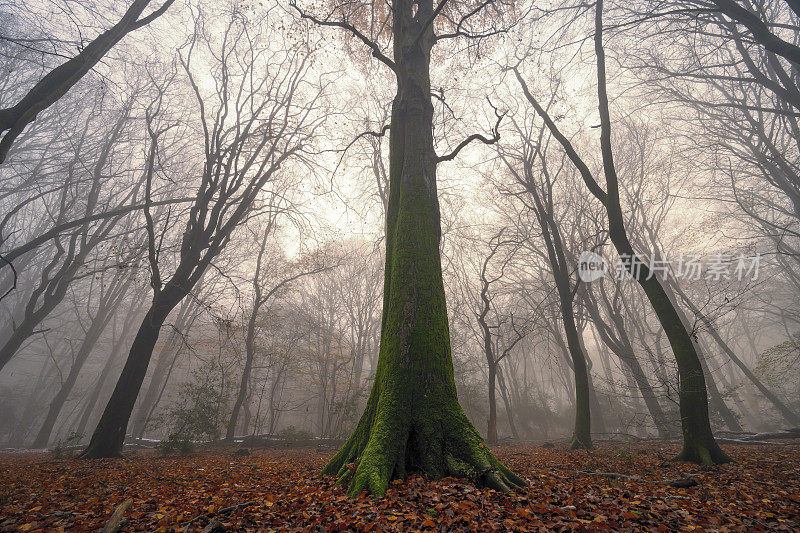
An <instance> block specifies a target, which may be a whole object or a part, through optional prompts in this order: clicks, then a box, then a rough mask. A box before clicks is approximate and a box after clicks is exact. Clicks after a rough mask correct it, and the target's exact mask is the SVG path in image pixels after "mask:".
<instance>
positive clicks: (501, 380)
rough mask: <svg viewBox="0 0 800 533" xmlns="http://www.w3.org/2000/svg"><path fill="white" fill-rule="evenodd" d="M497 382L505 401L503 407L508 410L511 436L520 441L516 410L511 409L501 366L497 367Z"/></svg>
mask: <svg viewBox="0 0 800 533" xmlns="http://www.w3.org/2000/svg"><path fill="white" fill-rule="evenodd" d="M497 382H498V384H499V385H500V397H501V398H502V399H503V405H504V406H505V408H506V418H508V427H509V429H511V435H512V436H513V437H514V439H515V440H519V432H518V431H517V425H516V424H515V423H514V410H513V409H512V408H511V400H510V399H509V397H508V396H509V394H508V390H507V387H506V382H505V377H504V376H503V368H502V367H501V366H499V365H498V367H497Z"/></svg>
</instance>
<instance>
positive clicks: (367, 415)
mask: <svg viewBox="0 0 800 533" xmlns="http://www.w3.org/2000/svg"><path fill="white" fill-rule="evenodd" d="M292 5H293V6H294V7H295V9H296V10H297V11H298V13H299V14H300V15H301V16H302V17H303V18H305V19H308V20H310V21H311V22H313V23H315V24H318V25H323V26H331V27H338V28H342V29H344V30H347V31H348V32H349V33H350V34H352V35H353V36H355V37H356V38H357V39H358V40H360V41H361V42H362V43H363V44H364V45H366V46H367V47H368V48H369V49H370V51H371V53H372V56H373V57H375V58H376V59H378V60H379V61H381V62H382V63H383V64H384V65H385V66H386V67H387V68H389V69H390V70H391V71H392V73H393V74H394V79H395V81H396V83H397V92H396V94H395V97H394V100H393V102H392V110H391V117H390V121H389V125H388V128H387V129H388V132H389V199H388V204H387V212H386V264H385V270H384V295H383V315H382V318H381V340H380V348H379V355H378V365H377V371H376V375H375V381H374V384H373V387H372V392H371V393H370V396H369V399H368V400H367V405H366V407H365V409H364V413H363V415H362V416H361V419H360V421H359V422H358V425H357V426H356V428H355V430H354V431H353V434H352V435H351V436H350V438H349V439H348V440H347V442H346V443H345V445H344V446H343V447H342V449H341V450H339V452H338V453H337V454H336V455H335V456H334V457H333V459H331V461H330V462H329V463H328V464H327V466H326V467H325V469H324V473H326V474H334V475H337V476H338V477H339V480H340V482H342V483H349V486H348V493H349V494H350V495H357V494H359V493H360V492H362V491H363V490H367V491H369V492H371V493H372V494H373V495H376V496H377V495H382V494H383V493H384V492H385V491H386V488H387V487H388V484H389V482H390V481H391V480H392V479H398V478H403V477H405V475H406V473H407V472H411V471H418V472H424V473H426V474H427V475H428V476H430V477H433V478H440V477H443V476H455V477H462V478H472V479H475V480H476V481H478V482H479V483H482V484H486V485H488V486H490V487H494V488H496V489H500V490H503V491H508V490H509V489H510V488H511V487H518V486H522V485H524V484H525V482H524V481H523V480H522V479H520V478H519V477H517V476H516V475H514V474H513V473H512V472H511V471H510V470H508V469H507V468H506V467H504V466H503V465H502V464H501V463H500V462H499V461H498V460H497V459H496V458H495V457H494V456H493V455H492V453H491V452H490V451H489V449H488V448H487V447H486V445H485V444H484V442H483V439H482V438H481V436H480V434H479V433H478V432H477V430H476V429H475V428H474V427H473V425H472V422H471V421H470V420H469V419H468V418H467V416H466V414H465V413H464V411H463V410H462V409H461V406H460V405H459V403H458V398H457V396H456V386H455V381H454V378H453V362H452V357H451V350H450V331H449V326H448V318H447V307H446V303H445V291H444V283H443V281H442V265H441V256H440V249H439V244H440V239H441V224H440V212H439V200H438V196H437V183H436V168H437V165H438V164H439V163H441V162H442V161H447V160H451V159H454V158H455V157H456V156H457V154H458V153H459V151H460V150H461V149H463V148H464V147H465V146H466V145H467V144H469V143H470V142H472V141H474V140H480V141H482V142H484V143H487V144H490V143H494V142H496V141H497V139H498V138H499V135H498V130H497V127H498V126H497V124H496V125H495V127H494V131H493V135H492V136H491V137H485V136H483V135H479V134H475V135H471V136H469V137H467V138H466V139H464V140H463V141H462V142H461V143H459V144H458V145H457V146H456V147H455V149H454V150H453V151H452V152H450V153H449V154H447V155H443V156H441V155H438V154H437V153H436V151H435V148H434V139H433V117H434V106H433V101H432V93H431V53H432V50H433V49H434V47H435V46H436V44H437V43H440V42H442V41H443V40H446V39H452V38H458V37H464V38H466V39H470V40H471V42H474V39H475V38H480V37H484V36H488V35H489V34H493V33H496V32H497V30H490V31H482V30H481V29H480V28H479V26H480V25H481V23H484V24H486V23H487V22H488V21H489V17H490V16H491V15H493V14H495V13H498V12H497V7H498V5H500V3H499V2H498V3H494V2H485V1H484V2H480V1H478V2H469V1H467V2H457V1H453V2H450V3H448V0H440V1H439V3H438V4H436V5H434V2H433V1H432V0H418V1H413V0H393V1H392V2H387V3H379V2H370V1H366V2H354V3H348V4H346V5H339V6H337V7H336V8H334V9H333V10H332V11H331V12H330V13H329V14H328V15H326V16H317V15H314V14H312V13H309V12H307V11H305V10H303V9H302V8H300V7H299V6H297V5H296V4H294V3H292ZM362 30H363V31H362ZM389 47H391V52H390V51H389ZM498 123H499V119H498ZM385 131H386V129H384V130H382V132H385ZM380 134H381V133H373V135H380Z"/></svg>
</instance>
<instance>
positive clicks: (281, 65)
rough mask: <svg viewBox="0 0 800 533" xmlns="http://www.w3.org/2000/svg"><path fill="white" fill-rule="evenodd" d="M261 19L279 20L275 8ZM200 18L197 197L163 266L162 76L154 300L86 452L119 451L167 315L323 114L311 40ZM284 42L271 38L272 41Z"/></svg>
mask: <svg viewBox="0 0 800 533" xmlns="http://www.w3.org/2000/svg"><path fill="white" fill-rule="evenodd" d="M268 21H269V22H272V23H275V22H277V20H276V19H275V18H273V17H272V16H270V18H269V19H268ZM200 22H202V20H198V25H197V29H198V31H197V32H196V33H195V35H194V37H193V38H192V39H191V40H190V41H189V43H188V44H187V45H186V46H185V48H183V49H181V51H180V53H179V61H180V63H181V65H182V66H183V69H184V71H185V75H186V81H187V85H188V86H189V87H190V90H191V92H192V93H193V94H194V97H195V100H196V102H197V107H198V122H199V124H197V129H199V130H200V134H199V136H200V143H199V144H200V147H201V149H202V150H203V154H202V157H201V163H202V164H201V165H197V166H198V167H199V172H198V174H199V176H198V179H197V188H196V193H195V198H194V201H193V203H192V205H191V207H190V209H189V212H188V213H186V214H184V215H183V216H182V217H181V219H180V220H181V224H182V225H183V228H184V230H183V234H182V236H181V238H180V246H179V252H178V253H177V258H175V263H176V265H175V267H174V269H173V270H172V272H171V273H168V272H167V271H166V266H167V265H165V263H166V260H165V258H164V257H163V255H165V254H166V249H165V248H164V244H163V241H164V234H163V233H162V234H161V235H159V234H158V231H159V228H161V227H166V222H165V221H159V220H156V219H155V217H154V216H153V213H151V211H150V209H149V204H150V203H151V197H150V191H151V189H152V186H153V182H154V180H155V179H156V178H157V177H158V176H159V175H161V173H162V172H164V173H167V174H168V173H169V170H170V167H169V166H166V167H164V166H163V165H162V164H161V163H162V162H163V161H164V160H165V156H166V155H167V154H165V153H164V152H166V151H167V150H165V148H164V145H165V144H166V141H165V140H164V139H165V138H167V137H168V136H169V135H176V133H170V132H171V130H175V131H178V130H177V129H176V128H175V125H176V122H175V121H174V120H173V119H170V118H168V117H165V116H164V115H165V114H167V112H166V110H165V108H166V107H167V106H168V105H169V104H168V97H169V93H168V91H167V88H168V87H167V86H168V85H170V83H166V82H165V83H164V84H163V85H165V86H164V87H163V90H162V89H159V93H158V95H157V97H156V99H155V100H154V102H153V103H152V104H151V105H150V107H149V108H148V111H147V120H146V122H147V132H148V137H149V146H148V149H147V156H146V159H147V160H146V167H145V179H146V190H147V194H146V203H147V204H148V208H146V209H145V212H144V214H145V220H146V230H147V235H148V238H147V243H148V253H147V257H148V261H149V263H150V285H151V286H152V288H153V300H152V303H151V305H150V308H149V309H148V311H147V313H146V314H145V317H144V320H143V321H142V323H141V325H140V326H139V330H138V331H137V333H136V336H135V337H134V340H133V343H132V345H131V348H130V352H129V354H128V359H127V360H126V362H125V366H124V367H123V369H122V373H121V374H120V377H119V379H118V380H117V384H116V386H115V388H114V392H113V393H112V395H111V398H110V399H109V401H108V404H107V405H106V408H105V410H104V411H103V415H102V416H101V418H100V421H99V423H98V425H97V428H96V429H95V431H94V434H93V435H92V440H91V442H90V443H89V446H88V447H87V448H86V449H85V450H84V451H83V454H82V455H83V457H87V458H96V457H110V456H117V455H119V454H120V452H121V450H122V446H123V443H124V439H125V433H126V430H127V427H128V421H129V420H130V417H131V413H132V412H133V408H134V405H135V403H136V398H137V396H138V395H139V390H140V389H141V386H142V383H143V382H144V378H145V375H146V373H147V368H148V366H149V364H150V359H151V357H152V354H153V349H154V348H155V346H156V341H157V340H158V336H159V333H160V331H161V327H162V326H163V325H164V323H165V321H166V319H167V317H168V316H169V314H170V313H171V312H172V311H173V309H175V307H177V306H178V304H180V303H181V301H183V299H184V298H186V297H187V296H188V295H189V294H190V293H191V292H192V291H193V290H194V289H195V287H196V286H197V284H198V283H199V282H200V280H201V279H202V278H203V275H204V274H205V272H206V271H207V270H208V269H209V268H211V267H212V261H214V259H215V258H217V257H218V256H219V255H220V254H221V253H222V251H223V250H224V249H225V247H226V245H227V244H228V243H229V242H230V240H231V236H232V235H233V233H234V231H235V230H236V229H237V228H238V227H239V226H241V225H242V224H243V223H245V222H246V221H247V220H248V219H249V218H251V217H253V216H255V214H256V213H257V212H258V211H259V210H264V209H269V205H265V201H268V200H269V195H268V194H267V193H268V192H269V191H270V190H274V189H275V187H276V182H280V181H281V180H285V179H288V176H289V175H290V173H289V172H286V170H284V169H283V168H282V167H289V166H290V165H291V164H292V163H296V162H298V161H301V160H303V159H304V158H305V154H306V152H307V150H308V148H307V146H308V145H310V144H311V142H313V138H314V136H315V131H316V128H317V127H318V126H319V125H320V124H321V122H322V120H323V118H322V117H321V113H319V112H318V100H319V98H320V96H321V93H322V90H323V88H324V81H321V82H320V85H315V84H312V83H310V82H307V81H306V80H305V74H306V72H307V70H308V66H309V56H310V53H311V52H310V50H309V49H308V48H305V47H296V48H294V49H292V50H289V49H288V47H285V48H281V49H280V50H277V51H274V50H270V47H268V46H265V44H264V43H265V39H263V37H265V36H263V35H261V34H260V33H259V32H258V31H257V28H252V27H250V25H249V24H247V23H246V20H245V18H244V17H243V16H242V14H241V13H240V12H238V11H233V12H232V13H230V16H229V17H228V22H227V24H226V25H225V26H224V27H223V28H222V29H221V34H222V35H221V38H220V39H219V40H220V41H221V44H219V45H217V44H215V43H213V42H210V40H209V39H204V38H202V37H200V36H199V35H198V34H199V33H200V31H199V30H200V28H201V24H200ZM265 24H266V22H265ZM271 37H272V35H271ZM283 44H285V43H282V42H278V44H277V46H278V47H280V46H282V45H283ZM206 58H210V59H209V60H208V61H209V63H210V64H211V72H210V73H209V74H208V75H207V77H202V76H201V75H200V74H198V70H200V69H199V68H198V66H197V62H199V61H202V59H206ZM206 65H208V63H206ZM168 81H169V82H171V79H169V78H168ZM190 172H191V169H190ZM265 196H266V198H265ZM164 231H166V230H164Z"/></svg>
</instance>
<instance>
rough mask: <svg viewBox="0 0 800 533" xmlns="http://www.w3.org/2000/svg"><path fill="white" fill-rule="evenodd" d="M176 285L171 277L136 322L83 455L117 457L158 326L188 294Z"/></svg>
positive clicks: (155, 338) (156, 335)
mask: <svg viewBox="0 0 800 533" xmlns="http://www.w3.org/2000/svg"><path fill="white" fill-rule="evenodd" d="M188 290H189V287H187V288H186V289H185V290H184V289H182V288H179V284H178V282H177V281H175V280H174V279H173V281H170V283H168V284H167V285H166V286H165V287H164V289H163V290H162V291H160V292H159V293H158V295H157V296H156V297H155V298H154V300H153V305H152V306H151V307H150V310H148V312H147V314H146V315H145V317H144V320H143V321H142V324H141V325H140V326H139V331H138V332H137V333H136V337H135V338H134V340H133V344H132V345H131V349H130V352H129V354H128V359H127V361H125V366H124V367H123V368H122V373H121V374H120V376H119V379H118V380H117V385H116V386H115V387H114V392H113V393H111V398H110V399H109V401H108V404H107V405H106V408H105V410H104V411H103V415H102V417H100V422H98V424H97V428H96V429H95V430H94V434H93V435H92V440H91V442H89V446H88V447H87V448H86V449H85V450H84V451H83V453H82V454H81V456H82V457H85V458H98V457H119V456H120V455H121V453H122V446H123V444H124V443H125V432H126V430H127V428H128V421H129V420H130V417H131V413H133V407H134V405H135V404H136V397H137V396H138V395H139V390H140V389H141V387H142V382H143V381H144V377H145V374H147V366H148V365H149V364H150V358H151V357H152V355H153V348H155V345H156V341H157V340H158V335H159V332H160V331H161V326H163V325H164V321H165V320H166V319H167V316H168V315H169V313H170V312H171V311H172V310H173V309H174V308H175V306H176V305H178V303H179V302H180V301H181V299H182V298H183V297H184V296H185V295H186V294H187V292H188Z"/></svg>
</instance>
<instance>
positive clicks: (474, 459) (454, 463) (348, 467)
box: [323, 415, 527, 497]
mask: <svg viewBox="0 0 800 533" xmlns="http://www.w3.org/2000/svg"><path fill="white" fill-rule="evenodd" d="M462 416H463V415H462ZM464 418H465V419H466V417H464ZM464 422H465V424H464V425H463V426H461V427H460V431H458V432H455V434H456V436H449V437H447V436H445V437H443V436H441V435H435V436H428V438H427V439H425V440H421V439H420V437H419V435H418V434H416V435H410V434H409V432H407V433H406V435H405V436H404V437H403V436H402V435H398V436H397V438H393V439H388V438H385V437H383V438H381V436H376V435H374V434H370V435H369V438H364V436H363V434H362V435H360V434H359V429H360V428H357V429H356V432H355V433H354V434H353V436H352V437H351V439H350V440H349V441H348V442H347V443H346V444H345V446H344V447H343V448H342V449H341V450H339V453H337V454H336V455H335V456H334V458H333V459H331V461H330V462H329V463H328V464H327V465H326V466H325V469H324V470H323V474H327V475H335V476H336V477H337V478H338V481H337V482H338V483H340V484H342V485H346V486H347V494H348V495H350V496H351V497H355V496H358V495H359V494H361V493H362V492H363V491H367V492H369V493H370V494H372V495H373V496H375V497H380V496H383V494H384V493H385V492H386V489H387V488H388V487H389V483H390V482H391V481H392V480H394V479H404V478H405V477H406V474H407V473H409V472H420V473H424V474H426V475H428V476H429V477H431V478H434V479H439V478H442V477H447V476H452V477H456V478H462V479H470V480H472V481H473V482H474V483H475V484H476V485H479V486H483V487H488V488H492V489H494V490H497V491H501V492H510V491H511V490H513V489H516V488H521V487H524V486H527V483H526V482H525V480H523V479H522V478H520V477H519V476H517V475H516V474H514V473H513V472H511V470H509V469H508V468H506V467H505V466H504V465H503V464H502V463H500V461H498V460H497V459H496V458H495V457H494V455H493V454H492V453H491V451H489V448H488V447H487V446H486V444H484V442H483V440H482V439H481V437H480V435H478V433H477V432H476V431H475V429H474V428H473V427H472V425H471V424H470V423H469V421H468V420H464ZM365 441H366V442H365ZM387 442H389V443H393V444H396V445H395V446H386V443H387ZM397 444H399V445H397Z"/></svg>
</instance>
